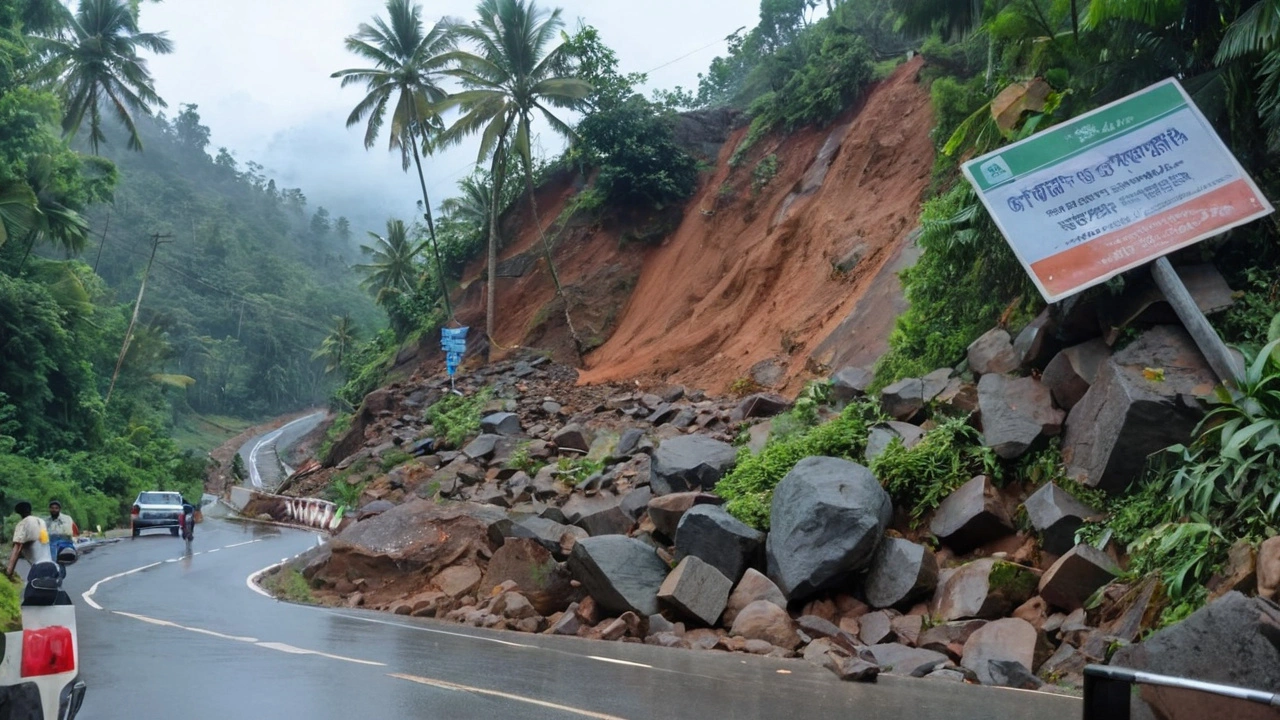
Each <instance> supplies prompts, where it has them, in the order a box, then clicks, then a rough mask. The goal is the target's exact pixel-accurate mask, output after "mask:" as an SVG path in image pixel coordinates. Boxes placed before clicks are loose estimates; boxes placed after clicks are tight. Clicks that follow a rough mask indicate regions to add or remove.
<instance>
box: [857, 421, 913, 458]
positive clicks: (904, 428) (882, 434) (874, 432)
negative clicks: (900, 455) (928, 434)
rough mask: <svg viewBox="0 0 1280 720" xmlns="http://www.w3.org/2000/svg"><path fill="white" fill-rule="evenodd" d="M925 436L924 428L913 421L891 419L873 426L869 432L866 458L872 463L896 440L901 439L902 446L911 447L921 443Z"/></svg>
mask: <svg viewBox="0 0 1280 720" xmlns="http://www.w3.org/2000/svg"><path fill="white" fill-rule="evenodd" d="M923 437H924V429H923V428H920V427H918V426H916V425H912V424H911V423H904V422H898V421H897V420H890V421H889V422H887V423H883V424H880V425H876V426H875V427H873V428H871V431H870V432H869V433H868V434H867V450H866V452H865V453H864V455H863V456H864V457H865V458H866V460H867V463H868V464H870V463H871V462H872V461H873V460H875V459H876V458H877V457H879V456H880V453H882V452H884V450H885V448H887V447H889V444H890V443H892V442H893V441H894V440H901V441H902V446H903V447H905V448H908V449H910V448H913V447H915V446H916V445H917V444H919V442H920V439H921V438H923Z"/></svg>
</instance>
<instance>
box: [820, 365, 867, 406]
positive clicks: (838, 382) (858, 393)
mask: <svg viewBox="0 0 1280 720" xmlns="http://www.w3.org/2000/svg"><path fill="white" fill-rule="evenodd" d="M875 379H876V374H875V373H874V372H872V371H871V370H868V369H867V368H861V367H845V368H840V369H839V370H837V371H836V374H835V375H832V376H831V399H832V400H833V401H834V402H837V403H847V402H849V401H851V400H856V399H857V398H860V397H862V396H864V395H866V394H867V388H869V387H871V383H873V382H875Z"/></svg>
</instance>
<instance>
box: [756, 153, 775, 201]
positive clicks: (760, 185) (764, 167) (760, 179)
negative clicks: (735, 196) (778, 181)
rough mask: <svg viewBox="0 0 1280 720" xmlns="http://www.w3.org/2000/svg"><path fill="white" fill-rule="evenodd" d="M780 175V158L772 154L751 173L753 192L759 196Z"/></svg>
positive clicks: (761, 161)
mask: <svg viewBox="0 0 1280 720" xmlns="http://www.w3.org/2000/svg"><path fill="white" fill-rule="evenodd" d="M777 175H778V156H777V155H776V154H773V153H770V154H768V155H766V156H764V158H763V159H762V160H760V162H758V163H756V167H755V169H754V170H752V171H751V192H753V193H755V194H756V195H759V194H760V192H761V191H762V190H764V189H765V188H766V187H768V185H769V183H771V182H773V179H774V178H775V177H777Z"/></svg>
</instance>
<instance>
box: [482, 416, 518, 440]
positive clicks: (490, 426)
mask: <svg viewBox="0 0 1280 720" xmlns="http://www.w3.org/2000/svg"><path fill="white" fill-rule="evenodd" d="M523 430H524V429H523V428H521V427H520V416H519V415H516V414H515V413H509V412H500V413H494V414H492V415H489V416H487V417H485V418H483V419H482V420H480V432H483V433H495V434H497V435H519V434H520V433H521V432H523Z"/></svg>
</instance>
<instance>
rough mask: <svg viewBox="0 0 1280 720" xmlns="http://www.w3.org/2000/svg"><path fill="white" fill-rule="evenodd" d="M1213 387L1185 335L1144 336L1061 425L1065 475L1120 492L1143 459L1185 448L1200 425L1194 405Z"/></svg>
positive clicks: (1106, 368)
mask: <svg viewBox="0 0 1280 720" xmlns="http://www.w3.org/2000/svg"><path fill="white" fill-rule="evenodd" d="M1153 371H1156V372H1153ZM1216 385H1217V377H1216V376H1215V375H1214V373H1213V370H1211V369H1210V368H1209V366H1208V363H1207V362H1206V361H1205V359H1204V356H1203V355H1201V354H1200V351H1199V349H1197V348H1196V345H1195V343H1194V342H1192V340H1191V337H1190V336H1189V335H1188V334H1187V332H1186V331H1185V330H1183V329H1182V328H1180V327H1174V326H1169V325H1161V326H1157V327H1155V328H1152V329H1151V330H1148V331H1147V332H1145V333H1143V334H1142V335H1141V336H1140V337H1139V338H1138V339H1137V340H1136V341H1134V342H1133V343H1132V344H1131V345H1129V346H1128V347H1126V348H1124V349H1123V350H1121V351H1119V352H1117V353H1116V354H1115V355H1114V356H1112V358H1111V359H1110V361H1108V362H1106V363H1104V364H1103V366H1102V368H1101V369H1100V370H1099V371H1098V379H1097V382H1095V383H1094V384H1093V386H1092V387H1090V388H1089V391H1088V392H1087V393H1085V395H1084V398H1082V399H1081V400H1080V402H1079V404H1077V405H1076V406H1075V407H1074V408H1073V409H1072V410H1071V414H1070V415H1069V416H1068V417H1067V432H1066V435H1065V436H1064V438H1063V443H1062V457H1063V460H1064V461H1065V462H1066V465H1067V474H1068V475H1069V476H1070V477H1072V478H1074V479H1076V480H1078V481H1080V482H1082V483H1084V484H1085V485H1088V486H1090V487H1097V488H1101V489H1103V490H1107V491H1108V492H1118V491H1121V490H1124V489H1125V488H1126V487H1127V486H1128V485H1129V483H1130V482H1132V480H1133V479H1134V478H1135V477H1138V476H1139V475H1141V474H1142V472H1143V469H1144V467H1145V464H1146V461H1147V456H1149V455H1151V454H1152V453H1154V452H1157V451H1159V450H1162V449H1164V448H1166V447H1168V446H1170V445H1175V444H1179V443H1187V442H1190V440H1191V437H1192V433H1193V431H1194V430H1195V427H1196V425H1197V423H1199V422H1200V420H1201V419H1202V418H1203V417H1204V409H1203V407H1202V406H1201V405H1200V403H1199V401H1198V400H1197V398H1199V397H1201V396H1204V395H1206V394H1208V393H1209V392H1211V391H1212V390H1213V388H1214V387H1215V386H1216Z"/></svg>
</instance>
